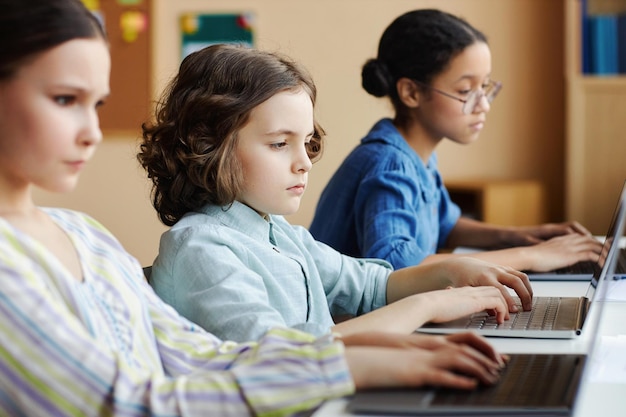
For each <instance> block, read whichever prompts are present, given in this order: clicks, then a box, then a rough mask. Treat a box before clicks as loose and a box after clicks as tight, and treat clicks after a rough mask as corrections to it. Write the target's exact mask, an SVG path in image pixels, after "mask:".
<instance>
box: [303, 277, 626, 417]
mask: <svg viewBox="0 0 626 417" xmlns="http://www.w3.org/2000/svg"><path fill="white" fill-rule="evenodd" d="M588 287H589V284H588V283H584V282H533V289H534V293H535V295H537V296H554V295H558V296H567V297H579V296H582V295H585V294H586V292H587V289H588ZM597 302H601V303H602V304H603V305H602V309H600V310H601V317H600V320H599V323H598V322H597V319H598V317H597V312H598V309H597V308H596V309H594V308H593V306H592V308H591V312H590V314H589V317H588V318H587V319H588V320H589V321H588V322H586V323H585V328H584V329H583V332H582V334H581V335H580V336H578V337H577V338H575V339H571V340H550V339H520V338H496V337H491V338H489V340H490V341H491V342H492V343H493V345H494V346H495V347H496V348H498V349H499V350H500V351H501V352H506V353H587V352H588V351H589V348H590V347H591V342H592V341H594V340H595V339H594V336H595V337H597V338H599V340H602V338H603V337H611V336H618V335H626V302H619V301H597ZM596 306H597V305H596ZM589 325H590V326H589ZM596 327H597V329H596ZM594 330H597V333H596V332H595V331H594ZM624 355H625V356H626V352H625V353H624ZM602 359H603V358H602V356H601V352H600V351H599V349H598V344H596V345H595V347H594V350H593V354H592V356H591V358H590V363H591V366H593V364H594V363H599V362H601V361H602ZM624 363H626V361H624ZM589 370H590V368H588V369H586V370H585V371H586V373H585V376H584V378H583V381H582V383H581V386H580V388H579V393H578V396H577V400H576V405H575V410H574V414H573V417H626V382H624V381H625V380H624V378H621V382H606V381H604V380H602V379H599V378H594V377H590V375H589V373H590V372H589ZM617 372H621V373H622V374H624V373H626V369H619V370H616V374H617ZM346 403H347V400H346V399H339V400H333V401H329V402H327V403H326V404H324V405H323V406H322V407H321V408H320V409H319V410H318V411H317V412H315V413H314V414H313V416H314V417H331V416H332V417H341V416H343V417H354V415H353V414H349V413H347V412H346V411H345V406H346ZM369 417H372V416H369Z"/></svg>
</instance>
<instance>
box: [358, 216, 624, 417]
mask: <svg viewBox="0 0 626 417" xmlns="http://www.w3.org/2000/svg"><path fill="white" fill-rule="evenodd" d="M621 214H622V215H621V217H620V218H619V219H617V222H616V226H617V229H618V230H619V231H618V232H617V233H616V234H615V236H616V237H617V239H620V238H621V237H622V236H623V229H624V225H625V223H626V222H625V220H624V219H625V218H626V210H622V213H621ZM617 246H618V245H613V246H612V248H611V251H610V252H609V253H608V255H607V262H605V265H607V267H606V268H603V271H602V273H601V274H600V275H599V276H598V277H597V278H598V286H597V288H596V290H597V293H598V294H599V296H600V297H601V298H604V297H603V296H602V295H600V294H602V293H603V292H604V291H606V286H607V279H606V278H607V277H609V276H613V275H614V274H615V268H616V264H617V261H616V259H615V258H617V250H616V247H617ZM603 305H604V303H598V307H597V310H596V311H595V312H594V314H595V315H594V316H593V323H591V324H590V327H591V329H592V331H593V334H590V337H591V339H590V340H591V342H590V346H589V350H588V352H587V354H513V355H509V356H510V358H511V359H510V361H509V362H508V364H507V366H506V367H505V369H504V370H503V371H502V373H501V375H500V380H499V381H498V382H497V383H496V384H495V385H491V386H479V387H478V388H477V389H475V390H469V391H466V390H456V389H450V388H439V387H423V388H401V389H369V390H359V391H357V392H356V393H355V394H354V395H353V396H352V397H351V398H350V399H349V402H348V405H347V408H346V411H348V412H349V413H351V414H359V415H372V414H375V415H379V416H382V415H385V416H393V415H405V416H419V417H427V416H433V417H435V416H436V417H445V416H507V417H538V416H571V415H572V413H573V410H574V408H575V407H576V406H577V404H576V401H575V400H576V396H577V395H576V394H577V392H578V389H579V387H580V382H581V380H582V379H583V378H587V377H586V376H585V375H586V374H587V373H588V372H589V369H590V368H589V366H585V365H586V364H587V363H588V361H587V358H588V357H591V355H592V353H593V351H594V350H595V349H596V348H597V345H598V343H599V339H600V337H599V335H598V331H599V328H600V326H599V322H600V319H601V316H602V311H601V310H602V306H603Z"/></svg>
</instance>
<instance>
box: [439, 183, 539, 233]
mask: <svg viewBox="0 0 626 417" xmlns="http://www.w3.org/2000/svg"><path fill="white" fill-rule="evenodd" d="M446 188H447V189H448V192H449V193H450V198H451V199H452V201H454V202H455V203H456V204H458V205H459V206H460V207H461V211H462V213H463V215H464V216H467V217H470V218H474V219H476V220H482V221H484V222H487V223H492V224H499V225H507V226H526V225H534V224H540V223H544V222H545V221H546V199H545V191H544V188H543V187H542V185H541V184H540V183H539V182H537V181H490V180H486V181H446Z"/></svg>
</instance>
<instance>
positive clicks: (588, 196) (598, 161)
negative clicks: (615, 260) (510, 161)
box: [564, 0, 626, 234]
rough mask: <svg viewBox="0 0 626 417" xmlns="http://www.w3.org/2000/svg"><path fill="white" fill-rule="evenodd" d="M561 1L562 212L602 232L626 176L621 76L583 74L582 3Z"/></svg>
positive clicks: (625, 92)
mask: <svg viewBox="0 0 626 417" xmlns="http://www.w3.org/2000/svg"><path fill="white" fill-rule="evenodd" d="M564 1H565V78H566V116H565V117H566V118H565V120H566V127H565V135H566V148H565V157H566V159H565V161H566V166H565V168H566V172H565V214H566V217H567V219H569V220H578V221H579V222H581V223H582V224H583V225H585V226H586V227H587V228H589V229H590V230H591V232H592V233H594V234H604V233H606V229H607V227H608V222H609V221H610V219H611V215H612V214H613V209H614V208H615V205H616V202H617V198H618V193H619V192H620V190H621V188H622V184H623V182H624V180H625V179H626V76H625V75H619V76H589V75H583V74H582V71H581V52H580V51H581V35H580V34H581V28H580V26H581V9H580V6H581V2H580V0H564ZM587 1H588V2H590V3H592V2H594V0H587ZM604 3H606V2H604ZM599 4H600V3H598V5H599Z"/></svg>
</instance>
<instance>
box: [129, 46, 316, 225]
mask: <svg viewBox="0 0 626 417" xmlns="http://www.w3.org/2000/svg"><path fill="white" fill-rule="evenodd" d="M300 89H302V90H304V91H306V92H307V93H308V94H309V96H310V97H311V101H312V103H313V106H315V99H316V94H317V92H316V88H315V84H314V83H313V80H312V78H311V76H310V75H309V74H308V72H306V70H304V69H303V68H302V67H301V66H299V65H298V64H296V63H295V62H294V61H292V60H290V59H288V58H286V57H284V56H280V55H278V54H276V53H272V52H266V51H260V50H258V49H253V48H249V47H245V46H241V45H227V44H219V45H212V46H209V47H206V48H204V49H202V50H200V51H197V52H194V53H192V54H190V55H188V56H187V57H186V58H185V59H184V60H183V62H182V63H181V65H180V69H179V72H178V75H176V76H175V77H174V78H173V79H172V81H171V82H170V83H169V85H168V86H167V87H166V89H165V91H164V93H163V96H162V97H161V99H160V100H159V102H158V103H157V107H156V111H155V120H154V121H153V122H150V123H144V124H143V125H142V129H143V140H142V142H141V145H140V151H139V153H138V154H137V159H138V160H139V163H140V164H141V166H142V167H143V168H144V169H145V170H146V171H147V174H148V178H149V179H150V180H152V204H153V206H154V208H155V209H156V211H157V213H158V215H159V218H160V219H161V221H162V222H163V223H164V224H166V225H168V226H172V225H173V224H175V223H176V222H177V221H178V220H180V218H181V217H182V216H183V215H184V214H185V213H188V212H190V211H195V210H197V209H199V208H200V207H202V206H204V205H206V204H215V205H220V206H226V205H229V204H232V203H233V202H234V201H235V199H236V198H237V196H238V195H239V194H240V191H241V187H242V183H243V178H242V174H241V172H242V170H241V166H240V163H239V161H238V160H237V158H236V153H235V148H236V146H237V134H238V132H239V131H240V130H241V128H243V127H244V126H245V125H246V123H247V122H248V119H249V116H250V112H251V111H252V110H253V109H254V108H255V107H256V106H258V105H259V104H261V103H263V102H264V101H266V100H268V99H269V98H271V97H272V96H274V95H275V94H277V93H279V92H282V91H294V90H300ZM314 126H315V128H314V135H313V139H312V140H311V141H310V143H309V144H308V145H307V152H308V155H309V158H310V159H311V161H313V162H315V161H316V160H317V159H319V157H320V156H321V153H322V145H323V140H322V139H323V136H324V131H323V129H322V128H321V126H320V125H319V124H318V123H317V122H316V121H314Z"/></svg>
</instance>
